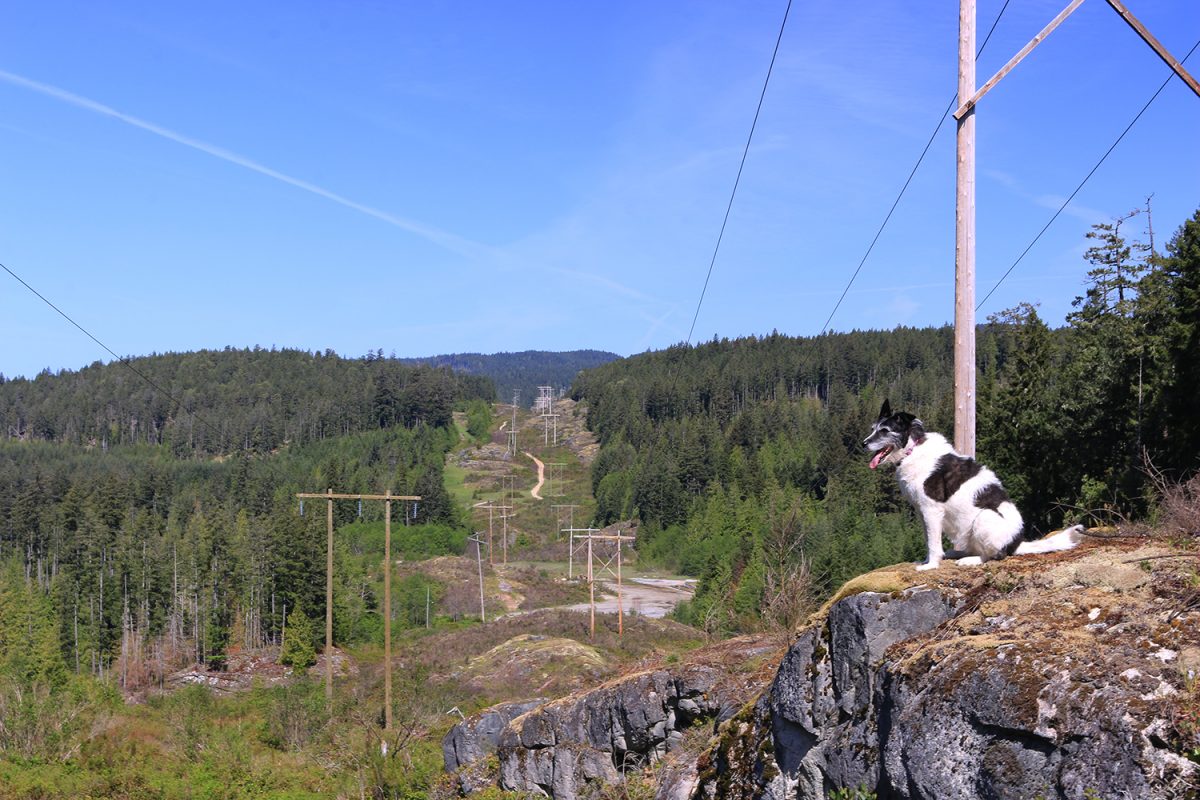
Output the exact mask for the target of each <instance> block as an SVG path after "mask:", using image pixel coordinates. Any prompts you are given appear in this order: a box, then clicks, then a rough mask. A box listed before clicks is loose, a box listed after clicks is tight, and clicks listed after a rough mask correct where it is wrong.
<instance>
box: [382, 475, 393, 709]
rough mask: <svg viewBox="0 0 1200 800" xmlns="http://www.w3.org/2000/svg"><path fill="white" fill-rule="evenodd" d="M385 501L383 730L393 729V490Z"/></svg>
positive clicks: (388, 492) (388, 493)
mask: <svg viewBox="0 0 1200 800" xmlns="http://www.w3.org/2000/svg"><path fill="white" fill-rule="evenodd" d="M386 496H387V498H388V499H387V500H384V501H383V509H384V510H383V730H384V733H387V732H388V731H390V730H391V729H392V500H391V497H392V490H391V489H388V491H387V495H386Z"/></svg>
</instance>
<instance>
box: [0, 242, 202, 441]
mask: <svg viewBox="0 0 1200 800" xmlns="http://www.w3.org/2000/svg"><path fill="white" fill-rule="evenodd" d="M0 269H3V270H4V271H5V272H7V273H8V274H9V275H11V276H13V278H15V279H16V280H17V282H18V283H20V284H21V285H22V286H24V287H25V288H26V289H28V290H29V291H31V292H33V294H34V295H36V296H37V298H38V299H39V300H41V301H42V302H43V303H45V304H46V305H48V306H50V307H51V308H52V309H54V310H55V311H56V312H58V315H59V316H60V317H62V318H63V319H65V320H66V321H67V322H69V323H71V324H72V325H74V326H75V327H76V328H78V329H79V330H80V331H81V332H82V333H83V335H84V336H86V337H88V338H89V339H91V340H92V341H93V342H95V343H96V344H98V345H100V346H101V347H102V348H104V349H105V350H106V351H108V353H109V354H110V355H111V356H112V357H113V358H115V359H116V360H117V361H120V362H121V363H122V364H124V365H125V366H126V367H128V368H129V371H130V372H132V373H133V374H134V375H137V376H138V377H139V378H141V379H142V380H144V381H145V382H146V383H148V384H150V386H152V387H153V388H155V389H157V390H158V391H160V392H162V393H163V394H164V395H166V396H167V398H168V399H170V400H171V401H172V402H174V403H175V404H176V405H177V406H179V407H180V408H183V410H184V411H187V409H186V408H184V405H183V401H182V400H180V399H179V398H177V397H175V395H173V394H171V393H170V392H169V391H167V390H166V389H164V388H162V387H161V386H159V385H158V384H157V383H155V382H154V381H153V380H151V379H150V376H148V375H146V373H144V372H142V371H141V370H139V369H138V368H137V367H135V366H133V364H132V363H130V361H129V359H127V358H125V357H123V356H119V355H117V354H116V353H115V352H113V349H112V348H111V347H109V346H108V345H106V344H105V343H104V342H102V341H100V340H99V339H97V338H96V337H95V336H94V335H93V334H92V332H91V331H89V330H88V329H87V328H85V327H83V326H82V325H80V324H79V323H78V322H76V321H75V320H73V319H72V318H71V316H70V315H69V314H67V312H65V311H63V310H62V309H61V308H59V307H58V306H56V305H54V303H52V302H50V300H49V299H48V298H47V297H46V296H45V295H44V294H42V293H41V292H39V291H38V290H37V289H35V288H33V287H32V286H30V285H29V284H28V283H27V282H26V281H25V279H24V278H22V277H21V276H20V275H18V274H17V273H15V272H13V271H12V270H11V269H9V268H8V267H7V266H6V265H5V264H2V263H0ZM187 413H189V414H191V415H192V417H193V418H195V419H197V420H199V421H200V422H201V423H202V424H203V425H204V427H206V428H208V429H209V430H210V431H212V432H213V433H215V434H217V435H218V436H220V433H221V432H220V431H219V430H217V428H216V427H215V426H214V425H212V424H210V423H209V422H208V420H206V419H205V418H204V417H202V416H200V415H199V414H197V413H196V412H195V411H188V412H187Z"/></svg>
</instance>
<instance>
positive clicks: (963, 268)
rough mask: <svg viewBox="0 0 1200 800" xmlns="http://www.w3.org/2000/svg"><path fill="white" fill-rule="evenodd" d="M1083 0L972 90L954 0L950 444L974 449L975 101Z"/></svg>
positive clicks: (971, 29)
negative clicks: (954, 168) (955, 83)
mask: <svg viewBox="0 0 1200 800" xmlns="http://www.w3.org/2000/svg"><path fill="white" fill-rule="evenodd" d="M1107 2H1108V4H1109V5H1110V6H1111V7H1112V9H1113V10H1114V11H1116V12H1117V14H1119V15H1120V17H1121V19H1123V20H1125V22H1126V23H1127V24H1128V25H1129V27H1131V28H1132V29H1133V30H1134V32H1135V33H1137V35H1138V36H1140V37H1141V38H1142V41H1144V42H1145V43H1146V44H1147V45H1149V46H1150V48H1151V49H1152V50H1153V51H1154V52H1155V53H1156V54H1157V55H1158V57H1159V58H1161V59H1162V60H1163V62H1165V63H1166V64H1167V66H1169V67H1170V68H1171V69H1172V70H1173V71H1174V72H1175V74H1176V75H1178V76H1179V79H1180V80H1182V81H1183V82H1184V83H1185V84H1187V86H1188V88H1190V89H1191V90H1192V91H1193V92H1195V94H1196V95H1197V96H1198V97H1200V81H1197V80H1196V79H1195V78H1194V77H1192V76H1191V75H1190V74H1189V73H1188V71H1187V70H1186V69H1184V67H1183V64H1182V63H1181V62H1180V61H1179V59H1177V58H1175V57H1174V56H1173V55H1171V53H1170V52H1168V51H1167V49H1166V48H1165V47H1163V45H1162V43H1161V42H1159V41H1158V39H1156V38H1155V37H1154V35H1153V34H1151V33H1150V31H1149V30H1147V29H1146V26H1145V25H1143V24H1142V23H1141V21H1140V20H1138V19H1137V17H1135V16H1134V15H1133V14H1132V13H1131V12H1130V11H1129V9H1128V8H1126V7H1125V5H1124V3H1122V2H1121V0H1107ZM1082 3H1083V0H1071V1H1070V2H1069V3H1068V4H1067V6H1066V7H1065V8H1064V9H1063V10H1062V11H1060V12H1059V14H1058V16H1056V17H1055V18H1054V19H1053V20H1051V21H1050V22H1049V23H1048V24H1047V25H1046V27H1044V28H1042V30H1041V31H1039V32H1038V34H1037V36H1034V37H1033V39H1031V40H1030V42H1029V43H1028V44H1027V45H1025V46H1024V47H1023V48H1021V50H1020V51H1018V52H1017V54H1016V55H1015V56H1013V57H1012V58H1011V59H1009V61H1008V63H1007V64H1005V65H1004V66H1003V67H1001V68H1000V70H999V71H998V72H997V73H996V74H995V75H993V76H992V77H991V78H990V79H989V80H988V81H987V82H986V83H985V84H984V85H983V86H982V87H981V88H980V89H979V90H978V91H976V90H975V0H959V14H958V102H959V107H958V110H957V111H955V112H954V118H955V119H956V120H958V180H957V190H956V193H957V201H956V204H955V229H956V236H955V244H954V261H955V270H954V286H955V290H954V447H955V448H956V449H957V450H958V451H959V452H960V453H963V454H964V455H969V456H973V455H975V105H976V104H977V103H978V102H979V100H980V99H981V98H982V97H983V96H984V95H985V94H987V93H988V92H989V91H991V89H992V87H994V86H995V85H996V84H997V83H999V82H1000V80H1001V79H1003V78H1004V76H1005V75H1007V74H1008V73H1009V72H1010V71H1011V70H1012V69H1013V68H1014V67H1015V66H1016V65H1017V64H1019V63H1020V62H1021V60H1022V59H1024V58H1025V56H1027V55H1029V54H1030V53H1031V52H1032V51H1033V48H1035V47H1037V46H1038V45H1039V44H1041V42H1042V41H1043V40H1044V39H1045V38H1046V37H1047V36H1049V35H1050V34H1051V32H1053V31H1054V29H1055V28H1057V27H1058V26H1059V25H1061V24H1062V22H1063V21H1064V20H1066V18H1067V17H1069V16H1071V14H1073V13H1074V12H1075V9H1077V8H1079V6H1080V5H1081V4H1082Z"/></svg>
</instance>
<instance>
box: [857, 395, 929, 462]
mask: <svg viewBox="0 0 1200 800" xmlns="http://www.w3.org/2000/svg"><path fill="white" fill-rule="evenodd" d="M909 440H912V443H913V444H920V443H921V442H922V441H924V440H925V425H924V424H923V423H922V422H921V420H919V419H917V418H916V417H915V416H913V415H912V414H909V413H908V412H907V411H897V412H896V413H894V414H893V413H892V404H891V403H890V402H888V401H887V400H884V401H883V407H882V408H880V409H879V419H877V420H876V421H875V427H874V428H872V429H871V435H870V436H868V437H867V438H866V439H863V447H865V448H867V450H868V451H869V452H872V453H874V454H875V455H874V456H873V457H872V458H871V469H875V468H876V467H878V466H879V465H880V464H899V463H900V461H901V459H903V458H904V456H905V452H904V447H905V445H906V444H907V443H908V441H909Z"/></svg>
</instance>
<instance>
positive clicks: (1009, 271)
mask: <svg viewBox="0 0 1200 800" xmlns="http://www.w3.org/2000/svg"><path fill="white" fill-rule="evenodd" d="M1197 47H1200V41H1197V42H1196V43H1195V44H1194V45H1192V49H1191V50H1188V52H1187V55H1185V56H1184V57H1183V59H1182V61H1181V62H1180V63H1185V64H1186V63H1187V60H1188V59H1189V58H1191V55H1192V53H1194V52H1196V48H1197ZM1174 77H1175V73H1174V72H1172V73H1171V74H1170V75H1168V76H1167V79H1166V80H1165V81H1163V83H1162V86H1159V87H1158V91H1156V92H1155V93H1154V94H1153V95H1151V97H1150V99H1149V100H1147V101H1146V105H1144V106H1142V110H1141V111H1139V112H1138V113H1137V115H1136V116H1134V118H1133V121H1132V122H1130V123H1129V124H1128V125H1126V126H1125V130H1123V131H1121V135H1120V136H1118V137H1117V140H1116V141H1115V142H1113V143H1112V145H1111V146H1110V147H1109V148H1108V149H1107V150H1105V151H1104V155H1102V156H1100V160H1099V161H1097V162H1096V166H1094V167H1092V169H1091V171H1090V172H1089V173H1088V174H1087V175H1086V176H1085V177H1084V179H1083V180H1082V181H1080V182H1079V185H1078V186H1076V187H1075V191H1073V192H1071V196H1070V197H1068V198H1067V199H1066V200H1064V201H1063V203H1062V205H1061V206H1059V207H1058V210H1057V211H1055V212H1054V215H1053V216H1051V217H1050V221H1049V222H1047V223H1046V224H1045V225H1043V226H1042V229H1041V230H1040V231H1038V234H1037V236H1034V237H1033V241H1032V242H1030V243H1029V246H1028V247H1026V248H1025V249H1024V250H1022V251H1021V255H1019V256H1017V260H1016V261H1014V262H1013V263H1012V266H1010V267H1009V268H1008V269H1007V270H1006V271H1005V273H1004V274H1003V275H1001V276H1000V280H998V281H996V285H995V286H993V287H992V288H991V289H990V290H988V293H987V294H986V295H984V298H983V299H982V300H980V301H979V305H977V306H975V310H976V311H978V310H979V309H981V308H983V304H984V303H986V302H987V301H988V298H989V297H991V296H992V293H993V292H995V291H996V290H997V289H999V288H1000V284H1002V283H1004V280H1005V278H1007V277H1008V276H1009V275H1010V274H1012V271H1013V270H1014V269H1016V268H1017V264H1020V263H1021V261H1022V259H1024V258H1025V256H1026V255H1027V254H1028V253H1029V251H1030V250H1032V249H1033V246H1034V245H1035V244H1037V243H1038V240H1039V239H1041V238H1042V234H1044V233H1045V232H1046V231H1047V230H1049V228H1050V226H1051V225H1053V224H1054V220H1056V219H1058V216H1059V214H1061V213H1062V212H1063V210H1064V209H1065V208H1066V207H1067V206H1068V205H1069V204H1070V202H1071V201H1072V200H1074V199H1075V195H1077V194H1079V191H1080V190H1081V189H1082V188H1083V187H1084V184H1086V183H1087V182H1088V181H1089V180H1091V178H1092V176H1093V175H1095V174H1096V170H1098V169H1100V165H1101V164H1103V163H1104V161H1105V160H1106V159H1107V158H1108V156H1109V155H1110V154H1111V153H1112V151H1113V150H1115V149H1117V145H1119V144H1120V143H1121V140H1122V139H1124V138H1125V134H1127V133H1129V131H1130V130H1131V129H1132V128H1133V126H1134V125H1135V124H1137V121H1138V120H1139V119H1141V118H1142V114H1145V113H1146V109H1148V108H1150V104H1151V103H1153V102H1154V101H1155V100H1156V99H1157V98H1158V96H1159V95H1160V94H1162V90H1163V89H1165V88H1167V84H1169V83H1170V82H1171V79H1172V78H1174Z"/></svg>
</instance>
